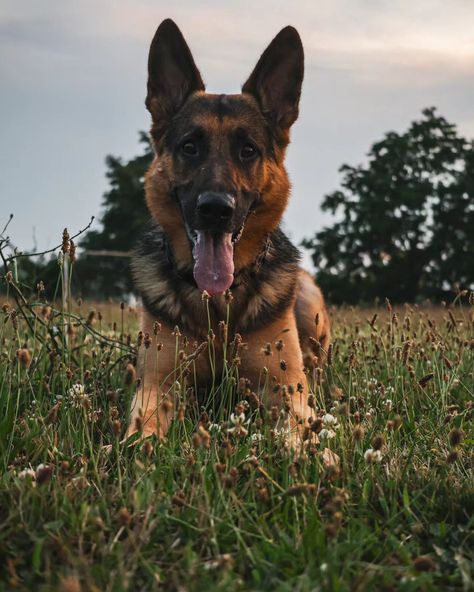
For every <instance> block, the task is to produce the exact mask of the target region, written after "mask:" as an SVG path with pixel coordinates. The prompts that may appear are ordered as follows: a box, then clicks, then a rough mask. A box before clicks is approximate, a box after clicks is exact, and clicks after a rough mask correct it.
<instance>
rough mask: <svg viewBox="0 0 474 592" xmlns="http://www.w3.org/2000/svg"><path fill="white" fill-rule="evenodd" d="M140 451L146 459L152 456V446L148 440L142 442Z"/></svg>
mask: <svg viewBox="0 0 474 592" xmlns="http://www.w3.org/2000/svg"><path fill="white" fill-rule="evenodd" d="M142 451H143V454H144V455H145V456H146V457H147V458H150V457H151V455H152V454H153V444H152V443H151V442H150V440H149V439H147V440H145V442H143V446H142Z"/></svg>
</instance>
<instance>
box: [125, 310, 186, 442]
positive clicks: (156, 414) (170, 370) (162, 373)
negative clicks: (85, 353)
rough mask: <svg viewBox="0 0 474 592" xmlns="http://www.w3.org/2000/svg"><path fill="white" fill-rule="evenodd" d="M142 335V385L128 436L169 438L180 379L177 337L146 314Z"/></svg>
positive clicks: (136, 398) (132, 413) (139, 355)
mask: <svg viewBox="0 0 474 592" xmlns="http://www.w3.org/2000/svg"><path fill="white" fill-rule="evenodd" d="M141 326H142V332H141V333H140V335H139V351H138V374H139V381H138V386H137V390H136V392H135V396H134V399H133V403H132V407H131V410H130V422H129V426H128V430H127V436H131V435H132V434H134V433H135V432H141V437H142V438H146V437H148V436H151V435H152V434H157V436H158V437H159V438H160V439H163V438H164V437H165V436H166V433H167V431H168V429H169V427H170V425H171V421H172V419H173V415H174V390H175V386H176V384H175V383H176V381H177V380H178V379H179V377H180V376H179V361H178V360H177V359H176V358H177V350H178V348H177V347H176V345H177V341H176V340H177V339H178V336H177V335H176V333H175V332H174V331H173V330H172V329H171V328H170V327H167V326H164V325H163V326H160V327H159V330H157V324H156V323H155V321H154V319H153V318H152V317H151V315H149V314H148V313H147V312H144V313H143V316H142V322H141Z"/></svg>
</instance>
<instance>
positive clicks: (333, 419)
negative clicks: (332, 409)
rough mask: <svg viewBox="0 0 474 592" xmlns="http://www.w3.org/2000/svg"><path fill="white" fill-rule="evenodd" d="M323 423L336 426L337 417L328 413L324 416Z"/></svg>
mask: <svg viewBox="0 0 474 592" xmlns="http://www.w3.org/2000/svg"><path fill="white" fill-rule="evenodd" d="M322 421H323V424H324V425H326V426H336V425H337V417H334V415H331V414H330V413H326V415H323V417H322Z"/></svg>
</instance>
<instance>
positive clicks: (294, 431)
mask: <svg viewBox="0 0 474 592" xmlns="http://www.w3.org/2000/svg"><path fill="white" fill-rule="evenodd" d="M244 341H245V342H246V344H247V346H246V349H245V350H244V351H243V352H242V355H241V358H242V367H241V372H240V374H241V376H242V377H244V378H248V379H249V380H250V382H251V386H252V388H253V389H255V390H256V389H258V390H259V391H260V392H261V393H263V397H264V399H263V402H264V404H265V406H266V407H267V408H271V407H273V406H275V407H277V409H278V411H280V410H283V415H282V416H279V419H278V420H277V422H276V424H277V427H278V425H281V426H282V427H284V428H286V429H288V430H289V431H290V433H291V435H290V442H291V444H292V445H293V446H294V447H295V446H296V445H297V444H298V443H299V442H300V441H301V434H302V431H303V428H304V426H305V425H307V420H308V418H309V417H310V416H311V409H310V407H309V406H308V382H307V380H306V375H305V374H304V372H303V354H302V352H301V347H300V343H299V337H298V330H297V326H296V320H295V315H294V312H293V310H292V308H290V309H288V311H287V312H286V313H285V314H284V315H282V316H281V317H280V318H279V319H277V320H275V321H274V322H273V323H271V324H269V325H268V326H266V327H265V328H263V329H260V330H258V331H254V332H253V333H251V334H249V335H246V336H245V337H244ZM263 368H265V371H263Z"/></svg>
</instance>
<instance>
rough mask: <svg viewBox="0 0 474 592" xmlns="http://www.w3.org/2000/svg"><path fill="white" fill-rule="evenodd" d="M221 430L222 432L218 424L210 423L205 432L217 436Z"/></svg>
mask: <svg viewBox="0 0 474 592" xmlns="http://www.w3.org/2000/svg"><path fill="white" fill-rule="evenodd" d="M221 430H222V426H221V424H219V423H211V424H209V427H208V428H207V431H208V432H210V433H211V434H219V433H220V431H221Z"/></svg>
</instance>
